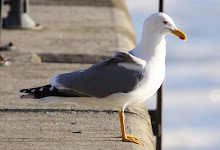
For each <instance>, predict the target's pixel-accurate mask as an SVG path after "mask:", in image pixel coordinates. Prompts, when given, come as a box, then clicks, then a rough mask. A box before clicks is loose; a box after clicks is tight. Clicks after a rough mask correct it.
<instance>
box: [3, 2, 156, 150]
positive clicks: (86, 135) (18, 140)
mask: <svg viewBox="0 0 220 150" xmlns="http://www.w3.org/2000/svg"><path fill="white" fill-rule="evenodd" d="M46 1H49V0H46ZM46 1H45V2H46ZM35 2H36V1H35ZM41 2H42V1H41ZM62 2H64V1H62ZM65 2H67V1H65ZM78 2H82V1H78ZM83 2H86V1H83ZM87 2H91V1H87ZM93 2H101V0H99V1H98V0H97V1H93ZM104 2H107V1H103V3H104ZM108 2H114V3H112V4H111V5H113V4H115V6H110V5H109V6H108V7H107V6H104V5H102V6H99V7H96V5H90V3H88V5H82V4H81V5H71V7H70V6H68V5H57V4H55V3H54V5H46V4H38V5H36V4H33V5H31V7H30V10H31V14H30V15H31V16H32V17H33V18H34V20H36V21H37V22H39V23H40V24H41V25H43V26H44V29H43V30H39V31H33V30H3V32H2V33H3V35H2V37H3V38H2V42H3V43H7V42H8V41H13V42H14V43H15V44H16V46H17V47H18V50H15V51H8V52H1V53H4V55H5V57H6V58H8V59H11V60H12V66H10V67H1V71H0V85H2V86H0V95H1V97H0V116H1V117H0V131H1V134H0V142H1V144H0V149H19V150H20V149H54V150H55V149H79V150H81V149H82V150H86V149H90V150H91V149H94V150H97V149H103V150H108V149H109V150H112V149H117V150H118V149H120V150H125V149H135V150H142V149H149V150H154V149H155V142H154V136H153V132H152V127H151V122H150V117H149V114H148V112H147V108H146V103H142V104H138V105H136V106H132V107H129V108H128V111H129V112H134V113H126V114H125V116H126V120H125V124H126V133H128V134H133V135H135V136H137V137H141V138H142V142H143V143H144V144H145V146H144V147H143V146H141V145H136V144H133V143H127V142H122V141H121V139H120V138H119V136H120V124H119V118H118V113H117V110H115V109H112V108H109V109H107V110H103V109H100V108H88V107H84V106H78V105H76V104H74V103H70V102H63V103H56V104H52V105H46V106H40V105H37V104H36V103H35V101H34V100H20V99H18V96H19V94H18V93H17V91H18V90H19V89H22V88H29V87H35V86H41V85H44V84H47V83H48V81H49V79H50V77H51V76H53V75H55V74H58V73H65V72H70V71H75V70H80V69H85V68H87V67H89V66H91V65H92V64H74V63H73V64H67V63H62V64H58V63H31V62H30V59H31V57H32V56H33V54H42V55H46V54H48V53H49V54H53V55H56V56H59V55H63V56H64V55H65V56H67V55H70V56H71V55H75V56H82V55H84V57H86V56H92V55H93V56H99V57H100V58H101V57H103V56H110V55H112V51H128V50H130V49H132V48H133V47H134V46H135V44H136V41H135V36H134V31H133V27H132V24H131V22H130V19H129V17H128V13H127V11H126V9H121V8H122V7H121V8H120V9H119V8H118V7H119V6H117V7H116V3H118V4H120V3H121V4H122V5H123V6H125V3H124V0H120V2H119V1H116V0H115V1H114V0H112V1H108ZM6 12H7V8H6V9H5V8H4V15H6V14H7V13H6ZM54 14H56V15H54ZM64 59H66V58H65V57H64ZM109 110H111V111H109Z"/></svg>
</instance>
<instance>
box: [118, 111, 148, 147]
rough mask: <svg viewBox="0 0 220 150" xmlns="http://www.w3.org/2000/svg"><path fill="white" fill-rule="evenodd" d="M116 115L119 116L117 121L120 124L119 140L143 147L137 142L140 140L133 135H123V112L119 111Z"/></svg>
mask: <svg viewBox="0 0 220 150" xmlns="http://www.w3.org/2000/svg"><path fill="white" fill-rule="evenodd" d="M118 114H119V119H120V124H121V138H122V141H126V142H133V143H136V144H141V145H143V146H144V144H143V143H141V142H139V141H138V140H140V138H138V137H135V136H133V135H128V134H125V125H124V120H125V116H124V111H122V110H119V111H118Z"/></svg>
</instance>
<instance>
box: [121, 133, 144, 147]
mask: <svg viewBox="0 0 220 150" xmlns="http://www.w3.org/2000/svg"><path fill="white" fill-rule="evenodd" d="M138 140H141V139H140V138H138V137H136V136H133V135H129V134H128V135H125V137H122V141H126V142H133V143H136V144H140V145H142V146H144V144H143V143H141V142H139V141H138Z"/></svg>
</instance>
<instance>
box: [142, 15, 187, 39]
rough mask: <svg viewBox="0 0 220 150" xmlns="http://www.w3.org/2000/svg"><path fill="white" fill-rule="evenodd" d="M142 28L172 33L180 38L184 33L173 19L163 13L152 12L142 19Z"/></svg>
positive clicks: (165, 33) (182, 37)
mask: <svg viewBox="0 0 220 150" xmlns="http://www.w3.org/2000/svg"><path fill="white" fill-rule="evenodd" d="M144 30H147V31H148V32H149V31H150V32H153V33H159V34H162V35H167V34H170V33H172V34H174V35H176V36H178V37H179V38H180V39H182V40H186V35H185V34H184V33H183V32H181V31H180V30H178V29H177V27H176V25H175V24H174V22H173V20H172V19H171V18H170V17H169V16H168V15H167V14H165V13H154V14H152V15H151V16H150V17H148V18H147V19H146V20H145V21H144Z"/></svg>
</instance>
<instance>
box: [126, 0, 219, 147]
mask: <svg viewBox="0 0 220 150" xmlns="http://www.w3.org/2000/svg"><path fill="white" fill-rule="evenodd" d="M126 1H127V6H128V10H129V13H130V15H131V19H132V22H133V25H134V28H135V32H136V37H137V42H139V41H140V39H141V33H142V25H143V22H144V20H145V18H147V17H148V16H149V15H150V14H152V13H154V12H158V7H159V2H158V1H155V0H138V1H135V0H126ZM219 8H220V1H218V0H208V1H207V0H178V1H176V0H165V1H164V12H165V13H167V14H168V15H169V16H170V17H171V18H172V19H173V20H174V22H175V24H176V26H177V28H179V29H180V30H181V31H183V32H184V33H185V34H186V35H187V38H188V39H187V41H186V42H184V41H181V40H179V39H178V38H177V37H176V36H173V35H168V36H167V37H166V41H167V57H166V78H165V82H164V99H163V100H164V101H163V149H164V150H206V149H211V150H219V148H220V142H219V141H220V48H219V47H220V38H219V34H220V29H219V27H220V16H219V14H220V9H219ZM152 99H155V96H154V97H153V98H151V99H150V100H148V101H147V104H148V107H149V109H153V108H155V106H156V105H155V103H154V102H155V100H152Z"/></svg>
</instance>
